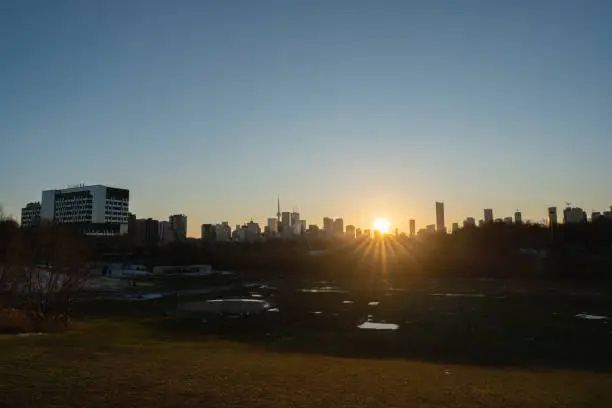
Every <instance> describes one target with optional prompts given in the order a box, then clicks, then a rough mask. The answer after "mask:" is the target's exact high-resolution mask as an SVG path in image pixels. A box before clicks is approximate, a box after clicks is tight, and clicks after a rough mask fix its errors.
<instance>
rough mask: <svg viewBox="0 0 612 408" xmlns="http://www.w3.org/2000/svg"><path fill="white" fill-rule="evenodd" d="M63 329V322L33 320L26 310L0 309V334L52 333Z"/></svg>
mask: <svg viewBox="0 0 612 408" xmlns="http://www.w3.org/2000/svg"><path fill="white" fill-rule="evenodd" d="M64 329H65V323H64V321H63V320H62V321H60V320H54V319H48V320H38V319H33V318H32V317H31V315H30V314H29V313H28V312H27V311H26V310H21V309H0V334H11V333H36V332H45V333H54V332H58V331H63V330H64Z"/></svg>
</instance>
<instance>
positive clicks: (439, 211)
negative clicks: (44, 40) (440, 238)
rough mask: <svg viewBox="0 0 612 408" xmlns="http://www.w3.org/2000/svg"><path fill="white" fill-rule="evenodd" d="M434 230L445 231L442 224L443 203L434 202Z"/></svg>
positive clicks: (444, 226)
mask: <svg viewBox="0 0 612 408" xmlns="http://www.w3.org/2000/svg"><path fill="white" fill-rule="evenodd" d="M436 230H437V231H438V232H446V225H445V224H444V203H441V202H436Z"/></svg>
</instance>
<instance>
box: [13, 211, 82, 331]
mask: <svg viewBox="0 0 612 408" xmlns="http://www.w3.org/2000/svg"><path fill="white" fill-rule="evenodd" d="M88 253H89V251H88V248H87V246H86V242H85V240H84V237H83V236H81V235H80V234H78V233H77V232H76V231H74V230H71V229H70V228H69V227H65V226H62V225H58V224H54V223H45V224H42V225H41V226H39V227H37V228H32V229H27V230H23V229H19V230H17V233H16V235H15V236H14V237H13V239H12V242H11V245H10V250H9V253H8V256H7V258H6V261H5V262H4V269H5V271H7V273H6V274H5V275H6V277H7V280H6V284H5V295H8V296H9V297H10V301H11V304H12V305H14V306H16V307H19V308H23V309H25V310H26V311H27V312H28V314H29V316H30V318H31V319H32V320H33V321H37V322H46V321H49V320H56V321H63V322H64V324H67V322H68V317H69V314H70V305H71V302H72V300H73V298H74V296H75V295H76V294H77V293H78V292H79V291H80V290H81V289H82V288H83V286H84V285H85V283H86V282H87V280H88V279H89V277H90V272H89V270H88V268H87V265H86V260H87V254H88Z"/></svg>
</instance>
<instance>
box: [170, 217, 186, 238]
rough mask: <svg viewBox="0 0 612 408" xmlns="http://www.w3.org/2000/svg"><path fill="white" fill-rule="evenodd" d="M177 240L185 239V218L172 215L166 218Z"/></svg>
mask: <svg viewBox="0 0 612 408" xmlns="http://www.w3.org/2000/svg"><path fill="white" fill-rule="evenodd" d="M168 221H170V225H171V226H172V229H173V230H174V234H175V235H176V238H177V239H180V240H185V239H187V216H186V215H185V214H174V215H171V216H170V217H169V218H168Z"/></svg>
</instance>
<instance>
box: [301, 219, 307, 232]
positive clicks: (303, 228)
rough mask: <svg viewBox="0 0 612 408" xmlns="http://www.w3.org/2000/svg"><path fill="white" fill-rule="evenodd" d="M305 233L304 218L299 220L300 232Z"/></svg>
mask: <svg viewBox="0 0 612 408" xmlns="http://www.w3.org/2000/svg"><path fill="white" fill-rule="evenodd" d="M305 233H306V220H300V234H305Z"/></svg>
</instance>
